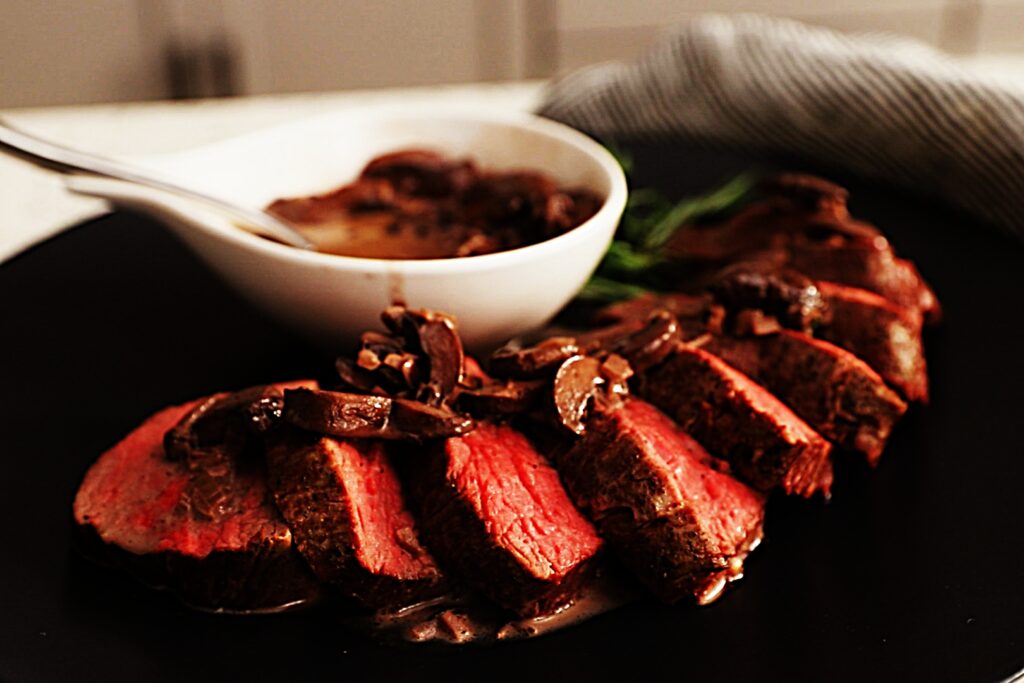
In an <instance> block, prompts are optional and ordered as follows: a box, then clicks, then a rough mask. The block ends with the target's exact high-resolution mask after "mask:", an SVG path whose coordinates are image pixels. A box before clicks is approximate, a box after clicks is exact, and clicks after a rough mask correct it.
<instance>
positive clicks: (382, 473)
mask: <svg viewBox="0 0 1024 683" xmlns="http://www.w3.org/2000/svg"><path fill="white" fill-rule="evenodd" d="M267 468H268V470H269V474H270V477H269V479H270V488H271V490H272V491H273V492H274V500H275V501H276V503H277V507H278V509H279V510H280V511H281V514H282V515H283V516H284V518H285V520H287V522H288V524H289V526H290V527H291V528H292V530H293V533H294V534H295V541H296V545H297V547H298V549H299V552H300V553H302V556H303V557H304V558H305V559H306V561H307V562H309V566H310V567H312V569H313V572H314V573H315V574H316V575H317V577H318V578H319V579H320V580H321V581H324V582H327V583H331V584H333V585H335V586H337V587H338V588H339V589H341V590H342V591H343V592H344V593H346V594H348V595H351V596H352V597H354V598H355V599H356V600H358V601H359V602H361V603H362V604H363V605H365V606H367V607H372V608H385V607H400V606H403V605H407V604H409V603H413V602H418V601H420V600H423V599H425V598H429V597H434V596H436V595H439V594H440V593H441V592H442V591H443V590H444V588H445V586H444V582H443V581H442V577H441V572H440V570H439V569H438V567H437V564H436V563H435V562H434V558H433V557H431V555H430V553H428V552H427V551H426V549H424V548H423V546H422V545H420V542H419V538H418V536H417V533H416V528H415V523H414V521H413V517H412V514H411V513H410V512H409V511H408V509H406V507H405V502H404V500H403V498H402V490H401V485H400V484H399V480H398V476H397V475H396V473H395V470H394V468H393V467H392V465H391V463H390V461H389V460H388V456H387V454H386V452H385V450H384V446H383V444H382V443H381V442H380V441H377V440H365V439H360V440H351V439H334V438H330V437H322V438H315V437H309V436H306V435H300V434H296V433H292V434H289V435H288V436H287V437H285V438H282V439H278V440H277V441H276V442H275V443H274V444H273V445H271V447H270V448H269V449H268V450H267Z"/></svg>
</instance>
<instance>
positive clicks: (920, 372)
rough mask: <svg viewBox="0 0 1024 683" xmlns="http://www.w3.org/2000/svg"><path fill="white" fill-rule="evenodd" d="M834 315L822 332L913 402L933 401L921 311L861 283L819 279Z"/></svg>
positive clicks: (819, 333) (820, 334)
mask: <svg viewBox="0 0 1024 683" xmlns="http://www.w3.org/2000/svg"><path fill="white" fill-rule="evenodd" d="M818 288H819V289H820V290H821V293H822V295H823V296H824V297H825V298H826V300H827V301H828V303H829V308H830V309H831V311H832V317H831V320H830V322H829V323H828V324H827V325H823V326H822V327H821V328H820V329H819V330H818V331H817V333H816V334H817V335H818V336H820V337H821V338H823V339H826V340H828V341H830V342H832V343H833V344H836V345H837V346H841V347H843V348H844V349H846V350H848V351H850V352H852V353H853V354H854V355H856V356H858V357H860V358H861V359H863V360H864V362H866V363H867V364H868V365H870V366H871V367H872V368H874V369H875V371H876V372H878V374H879V375H881V376H882V378H883V379H885V381H886V382H888V383H889V384H891V385H892V386H893V387H895V388H896V389H897V390H899V392H900V393H901V394H903V397H904V398H906V399H907V400H908V401H924V402H927V401H928V370H927V366H926V364H925V358H924V345H923V343H922V340H921V328H922V324H923V320H922V316H921V313H920V312H919V311H918V310H916V309H913V308H906V307H903V306H897V305H895V304H893V303H892V302H891V301H888V300H887V299H885V298H883V297H881V296H879V295H877V294H874V293H872V292H868V291H866V290H863V289H857V288H856V287H846V286H843V285H839V284H835V283H832V282H819V283H818Z"/></svg>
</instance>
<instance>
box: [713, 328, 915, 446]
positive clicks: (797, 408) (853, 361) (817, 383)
mask: <svg viewBox="0 0 1024 683" xmlns="http://www.w3.org/2000/svg"><path fill="white" fill-rule="evenodd" d="M696 343H698V344H699V345H700V348H702V349H704V350H705V351H708V352H710V353H713V354H714V355H716V356H718V357H719V358H721V359H722V360H724V361H725V362H726V363H728V364H729V365H731V366H732V367H734V368H736V369H737V370H739V371H740V372H742V373H744V374H746V375H747V376H748V377H750V378H751V379H753V380H754V381H756V382H758V383H759V384H761V385H762V386H764V387H765V388H766V389H768V390H769V391H771V392H772V393H773V394H775V395H776V396H777V397H778V398H779V399H781V400H782V402H783V403H785V404H786V405H788V406H789V407H790V408H792V409H793V411H794V412H795V413H796V414H797V415H799V416H800V417H801V418H803V419H804V420H806V421H807V423H808V424H810V425H811V426H812V427H813V428H814V429H816V430H817V431H818V432H819V433H820V434H821V435H822V436H824V437H826V438H827V439H829V440H830V441H832V442H833V443H836V444H838V445H840V446H842V447H844V448H846V449H849V450H852V451H856V452H859V453H862V454H863V455H864V456H865V457H866V458H867V459H868V461H869V462H870V463H871V464H872V465H874V464H876V463H877V462H878V459H879V457H880V456H881V455H882V450H883V449H884V448H885V443H886V441H887V439H888V438H889V434H890V433H891V432H892V428H893V426H894V425H895V424H896V422H897V421H898V420H899V418H900V417H901V416H902V415H903V413H904V412H906V409H907V404H906V403H904V402H903V400H902V399H900V397H899V395H897V394H896V392H894V391H893V390H892V389H890V388H889V387H888V386H887V385H886V384H885V381H884V380H883V379H882V377H881V376H880V375H879V374H878V373H877V372H875V371H874V370H872V369H871V368H870V367H869V366H868V365H867V363H865V362H864V361H862V360H860V359H859V358H857V357H856V356H855V355H853V354H852V353H850V352H849V351H846V350H844V349H842V348H839V347H838V346H835V345H834V344H830V343H829V342H826V341H822V340H820V339H813V338H811V337H809V336H807V335H806V334H803V333H802V332H795V331H792V330H781V331H779V332H776V333H773V334H767V335H762V336H754V337H733V336H727V335H706V336H705V337H703V338H701V340H700V341H698V342H696Z"/></svg>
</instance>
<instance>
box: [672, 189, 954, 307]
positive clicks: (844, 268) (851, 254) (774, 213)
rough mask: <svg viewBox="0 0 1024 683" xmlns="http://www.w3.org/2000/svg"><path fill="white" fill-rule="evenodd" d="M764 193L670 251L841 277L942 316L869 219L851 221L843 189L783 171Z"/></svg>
mask: <svg viewBox="0 0 1024 683" xmlns="http://www.w3.org/2000/svg"><path fill="white" fill-rule="evenodd" d="M762 190H764V192H765V196H764V198H763V199H762V200H761V201H758V202H755V203H753V204H750V205H748V206H747V207H745V208H743V209H741V210H740V211H739V212H738V213H736V214H735V215H733V216H732V217H730V218H729V219H728V220H726V221H724V222H722V223H719V224H717V225H688V226H684V227H683V228H682V229H680V230H679V231H677V233H676V234H675V236H673V238H672V240H671V241H670V243H669V245H668V246H667V247H666V249H667V252H668V253H669V254H670V255H672V256H674V257H675V258H679V259H683V260H687V261H691V262H696V263H705V264H715V263H717V264H719V265H724V264H728V263H735V262H736V261H739V260H750V259H755V258H756V259H758V260H767V261H773V262H774V263H775V264H776V265H777V266H778V267H786V268H792V269H795V270H798V271H800V272H802V273H804V274H805V275H807V276H808V277H810V278H812V279H815V280H827V281H830V282H841V283H843V284H845V285H848V286H852V287H860V288H863V289H867V290H869V291H872V292H875V293H877V294H879V295H881V296H883V297H885V298H887V299H889V300H890V301H892V302H893V303H895V304H897V305H900V306H906V307H909V308H914V309H917V310H919V311H920V312H921V313H922V314H923V315H924V317H925V319H927V320H928V321H934V320H937V319H938V318H939V317H940V316H941V310H940V307H939V302H938V300H937V299H936V297H935V293H934V292H933V291H932V290H931V288H930V287H929V286H928V284H927V283H926V282H925V281H924V279H923V278H922V277H921V275H920V273H918V271H917V268H916V267H915V266H914V265H913V264H912V263H911V262H909V261H906V260H904V259H900V258H897V256H896V252H895V250H894V249H893V247H892V245H891V244H890V243H889V241H888V240H887V239H886V238H885V236H884V235H882V233H881V232H880V231H879V230H878V228H877V227H875V226H874V225H871V224H869V223H865V222H863V221H860V220H857V219H855V218H853V217H852V216H851V215H850V213H849V210H848V208H847V193H846V191H845V190H843V189H842V188H840V187H838V186H836V185H833V184H831V183H828V182H827V181H823V180H821V179H820V178H815V177H813V176H806V175H796V174H785V175H781V176H777V177H775V178H773V179H768V180H767V181H765V182H763V183H762Z"/></svg>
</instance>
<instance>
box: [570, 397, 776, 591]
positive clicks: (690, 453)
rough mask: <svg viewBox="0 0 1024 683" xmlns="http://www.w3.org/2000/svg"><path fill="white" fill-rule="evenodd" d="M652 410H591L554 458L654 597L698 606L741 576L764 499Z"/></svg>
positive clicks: (635, 406)
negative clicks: (692, 600)
mask: <svg viewBox="0 0 1024 683" xmlns="http://www.w3.org/2000/svg"><path fill="white" fill-rule="evenodd" d="M723 466H725V463H717V465H716V463H715V462H714V460H713V458H712V457H711V456H710V455H709V454H708V452H707V451H705V450H704V449H703V448H702V447H701V446H700V445H699V444H698V443H697V442H696V441H694V440H693V438H692V437H690V436H689V435H687V434H686V433H685V432H683V431H682V430H681V429H680V428H679V427H678V426H677V425H676V424H674V423H673V422H672V421H671V420H670V419H669V418H668V417H666V416H665V415H664V414H663V413H661V412H660V411H659V410H658V409H657V408H655V407H654V406H652V405H651V404H649V403H645V402H644V401H641V400H639V399H635V398H632V399H628V400H627V401H626V403H625V405H624V406H623V407H622V408H621V409H619V410H615V411H610V412H598V413H596V414H595V415H594V416H593V417H592V418H591V420H590V421H589V424H588V425H587V430H586V433H585V434H584V436H583V438H581V439H580V440H578V441H577V442H576V443H575V444H574V445H573V447H572V448H570V449H569V450H568V451H567V452H566V453H565V454H564V455H563V456H562V457H560V458H559V460H558V470H559V472H560V473H561V475H562V480H563V481H564V482H565V485H566V487H567V488H568V490H569V492H570V493H571V495H572V497H573V500H575V501H576V504H577V505H578V506H579V507H580V508H581V509H583V510H585V511H586V512H587V514H588V516H589V517H590V518H591V519H592V520H594V523H595V524H596V525H597V528H598V530H599V531H600V533H601V536H602V538H604V539H605V540H607V541H608V544H609V545H610V546H611V547H612V549H613V550H614V551H615V553H616V555H617V556H618V557H619V559H620V560H621V561H622V563H623V564H624V565H625V566H626V567H627V568H628V569H629V570H630V571H631V572H633V574H635V575H636V576H637V578H639V579H640V581H641V582H642V583H643V584H644V585H646V586H647V587H648V588H649V589H650V590H651V591H652V592H653V593H654V594H655V595H657V596H658V597H659V598H660V599H661V600H664V601H665V602H669V603H673V602H677V601H679V600H681V599H684V598H696V600H697V602H699V603H701V604H705V603H707V602H710V601H711V600H713V599H714V598H715V597H717V596H718V595H719V594H720V593H721V591H722V589H723V587H724V586H725V584H726V583H727V582H728V581H730V580H732V579H735V578H738V577H739V576H741V575H742V569H743V560H744V558H745V557H746V555H747V553H748V552H749V551H750V550H751V549H752V548H753V546H755V545H756V544H757V542H758V541H759V540H760V538H761V524H762V520H763V518H764V496H763V495H762V494H760V493H757V492H755V491H753V490H751V489H750V488H748V487H747V486H745V485H743V484H741V483H740V482H738V481H736V480H735V479H733V478H732V477H730V476H729V475H727V474H724V473H722V472H721V471H719V470H720V469H721V468H722V467H723Z"/></svg>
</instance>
